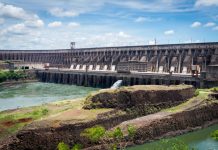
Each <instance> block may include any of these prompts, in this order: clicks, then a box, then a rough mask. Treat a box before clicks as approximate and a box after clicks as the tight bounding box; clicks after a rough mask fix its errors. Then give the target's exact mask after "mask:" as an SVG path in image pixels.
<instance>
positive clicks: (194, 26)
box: [191, 21, 201, 28]
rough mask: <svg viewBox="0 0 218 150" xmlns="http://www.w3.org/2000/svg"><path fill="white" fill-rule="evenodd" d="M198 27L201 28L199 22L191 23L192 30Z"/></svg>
mask: <svg viewBox="0 0 218 150" xmlns="http://www.w3.org/2000/svg"><path fill="white" fill-rule="evenodd" d="M200 26H201V22H198V21H196V22H193V23H192V24H191V27H192V28H197V27H200Z"/></svg>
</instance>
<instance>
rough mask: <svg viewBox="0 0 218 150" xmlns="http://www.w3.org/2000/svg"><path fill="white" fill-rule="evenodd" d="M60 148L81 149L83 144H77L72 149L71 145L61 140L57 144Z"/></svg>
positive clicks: (67, 149) (66, 149)
mask: <svg viewBox="0 0 218 150" xmlns="http://www.w3.org/2000/svg"><path fill="white" fill-rule="evenodd" d="M57 149H58V150H81V149H82V145H81V144H75V145H74V146H73V147H72V149H70V147H69V145H67V144H65V143H64V142H60V143H59V144H58V146H57Z"/></svg>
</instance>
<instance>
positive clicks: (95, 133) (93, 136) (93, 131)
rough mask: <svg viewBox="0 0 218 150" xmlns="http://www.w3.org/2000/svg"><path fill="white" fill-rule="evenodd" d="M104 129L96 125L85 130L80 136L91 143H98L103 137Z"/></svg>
mask: <svg viewBox="0 0 218 150" xmlns="http://www.w3.org/2000/svg"><path fill="white" fill-rule="evenodd" d="M105 132H106V131H105V128H104V127H102V126H99V125H96V126H94V127H92V128H87V129H85V130H84V131H83V132H82V133H81V136H84V137H86V138H88V139H89V140H90V141H92V142H97V141H99V140H100V139H101V138H102V137H103V136H104V135H105Z"/></svg>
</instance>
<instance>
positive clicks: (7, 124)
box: [1, 121, 16, 127]
mask: <svg viewBox="0 0 218 150" xmlns="http://www.w3.org/2000/svg"><path fill="white" fill-rule="evenodd" d="M1 124H2V125H3V126H4V127H11V126H13V125H15V124H16V122H14V121H4V122H2V123H1Z"/></svg>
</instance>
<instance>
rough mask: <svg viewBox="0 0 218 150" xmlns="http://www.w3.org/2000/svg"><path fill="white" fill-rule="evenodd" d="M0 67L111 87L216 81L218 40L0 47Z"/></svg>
mask: <svg viewBox="0 0 218 150" xmlns="http://www.w3.org/2000/svg"><path fill="white" fill-rule="evenodd" d="M0 61H4V62H7V63H4V64H1V65H0V68H23V69H30V70H33V71H34V72H35V74H36V77H37V78H38V79H39V80H40V81H42V82H52V83H63V84H75V85H81V86H92V87H102V88H107V87H110V86H111V85H112V84H113V83H114V82H116V81H117V80H123V85H137V84H146V85H150V84H156V85H162V84H165V85H170V84H183V83H184V84H191V85H194V86H195V87H212V86H218V42H211V43H188V44H166V45H142V46H122V47H98V48H75V47H74V45H73V46H72V47H71V48H70V49H57V50H56V49H55V50H0Z"/></svg>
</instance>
